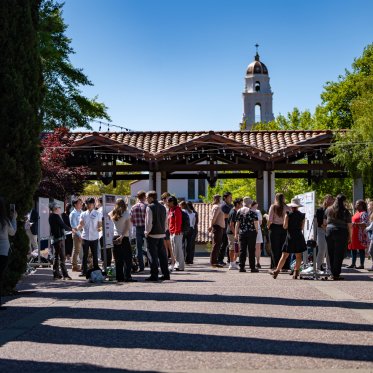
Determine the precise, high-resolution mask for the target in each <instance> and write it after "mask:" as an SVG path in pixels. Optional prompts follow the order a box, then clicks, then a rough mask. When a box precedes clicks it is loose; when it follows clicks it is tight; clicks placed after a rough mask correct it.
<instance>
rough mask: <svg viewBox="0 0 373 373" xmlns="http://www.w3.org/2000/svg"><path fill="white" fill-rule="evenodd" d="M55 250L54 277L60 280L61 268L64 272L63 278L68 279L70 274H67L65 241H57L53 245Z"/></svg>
mask: <svg viewBox="0 0 373 373" xmlns="http://www.w3.org/2000/svg"><path fill="white" fill-rule="evenodd" d="M53 248H54V261H53V276H54V277H55V278H58V277H59V276H61V274H60V268H59V267H61V271H62V276H63V277H67V276H68V275H69V274H68V273H67V269H66V264H65V259H66V256H65V240H61V241H57V242H55V243H54V244H53Z"/></svg>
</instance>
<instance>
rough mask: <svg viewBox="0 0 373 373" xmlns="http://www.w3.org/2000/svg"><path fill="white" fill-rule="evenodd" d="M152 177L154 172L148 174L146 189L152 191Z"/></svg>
mask: <svg viewBox="0 0 373 373" xmlns="http://www.w3.org/2000/svg"><path fill="white" fill-rule="evenodd" d="M153 175H154V172H149V188H148V190H154V183H153Z"/></svg>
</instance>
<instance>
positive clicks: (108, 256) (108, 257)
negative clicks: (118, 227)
mask: <svg viewBox="0 0 373 373" xmlns="http://www.w3.org/2000/svg"><path fill="white" fill-rule="evenodd" d="M117 237H119V236H117ZM100 246H101V260H102V262H103V261H104V258H105V256H104V250H106V267H110V266H111V261H112V260H113V254H112V250H111V247H108V248H106V249H104V237H101V238H100ZM104 270H106V268H104Z"/></svg>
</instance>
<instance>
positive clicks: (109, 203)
mask: <svg viewBox="0 0 373 373" xmlns="http://www.w3.org/2000/svg"><path fill="white" fill-rule="evenodd" d="M118 198H122V199H123V200H124V202H126V204H127V211H129V210H130V209H131V203H130V199H129V198H127V197H126V196H119V195H114V194H104V195H103V196H102V215H103V220H104V221H103V229H104V232H103V234H104V236H103V237H104V246H105V248H110V247H113V236H114V224H113V222H112V221H111V220H110V218H109V216H108V213H109V212H110V211H112V210H113V208H114V207H115V201H116V200H117V199H118Z"/></svg>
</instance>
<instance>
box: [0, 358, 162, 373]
mask: <svg viewBox="0 0 373 373" xmlns="http://www.w3.org/2000/svg"><path fill="white" fill-rule="evenodd" d="M0 366H1V371H2V372H4V373H5V372H19V371H21V370H23V371H25V372H79V373H88V372H95V373H123V372H137V371H135V370H133V369H131V370H127V369H116V368H105V367H102V366H99V365H93V364H79V363H75V364H74V363H70V364H68V363H53V362H47V361H44V362H42V361H33V360H19V359H17V360H10V359H0ZM138 372H140V371H138ZM141 372H144V373H155V372H156V371H151V370H141Z"/></svg>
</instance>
